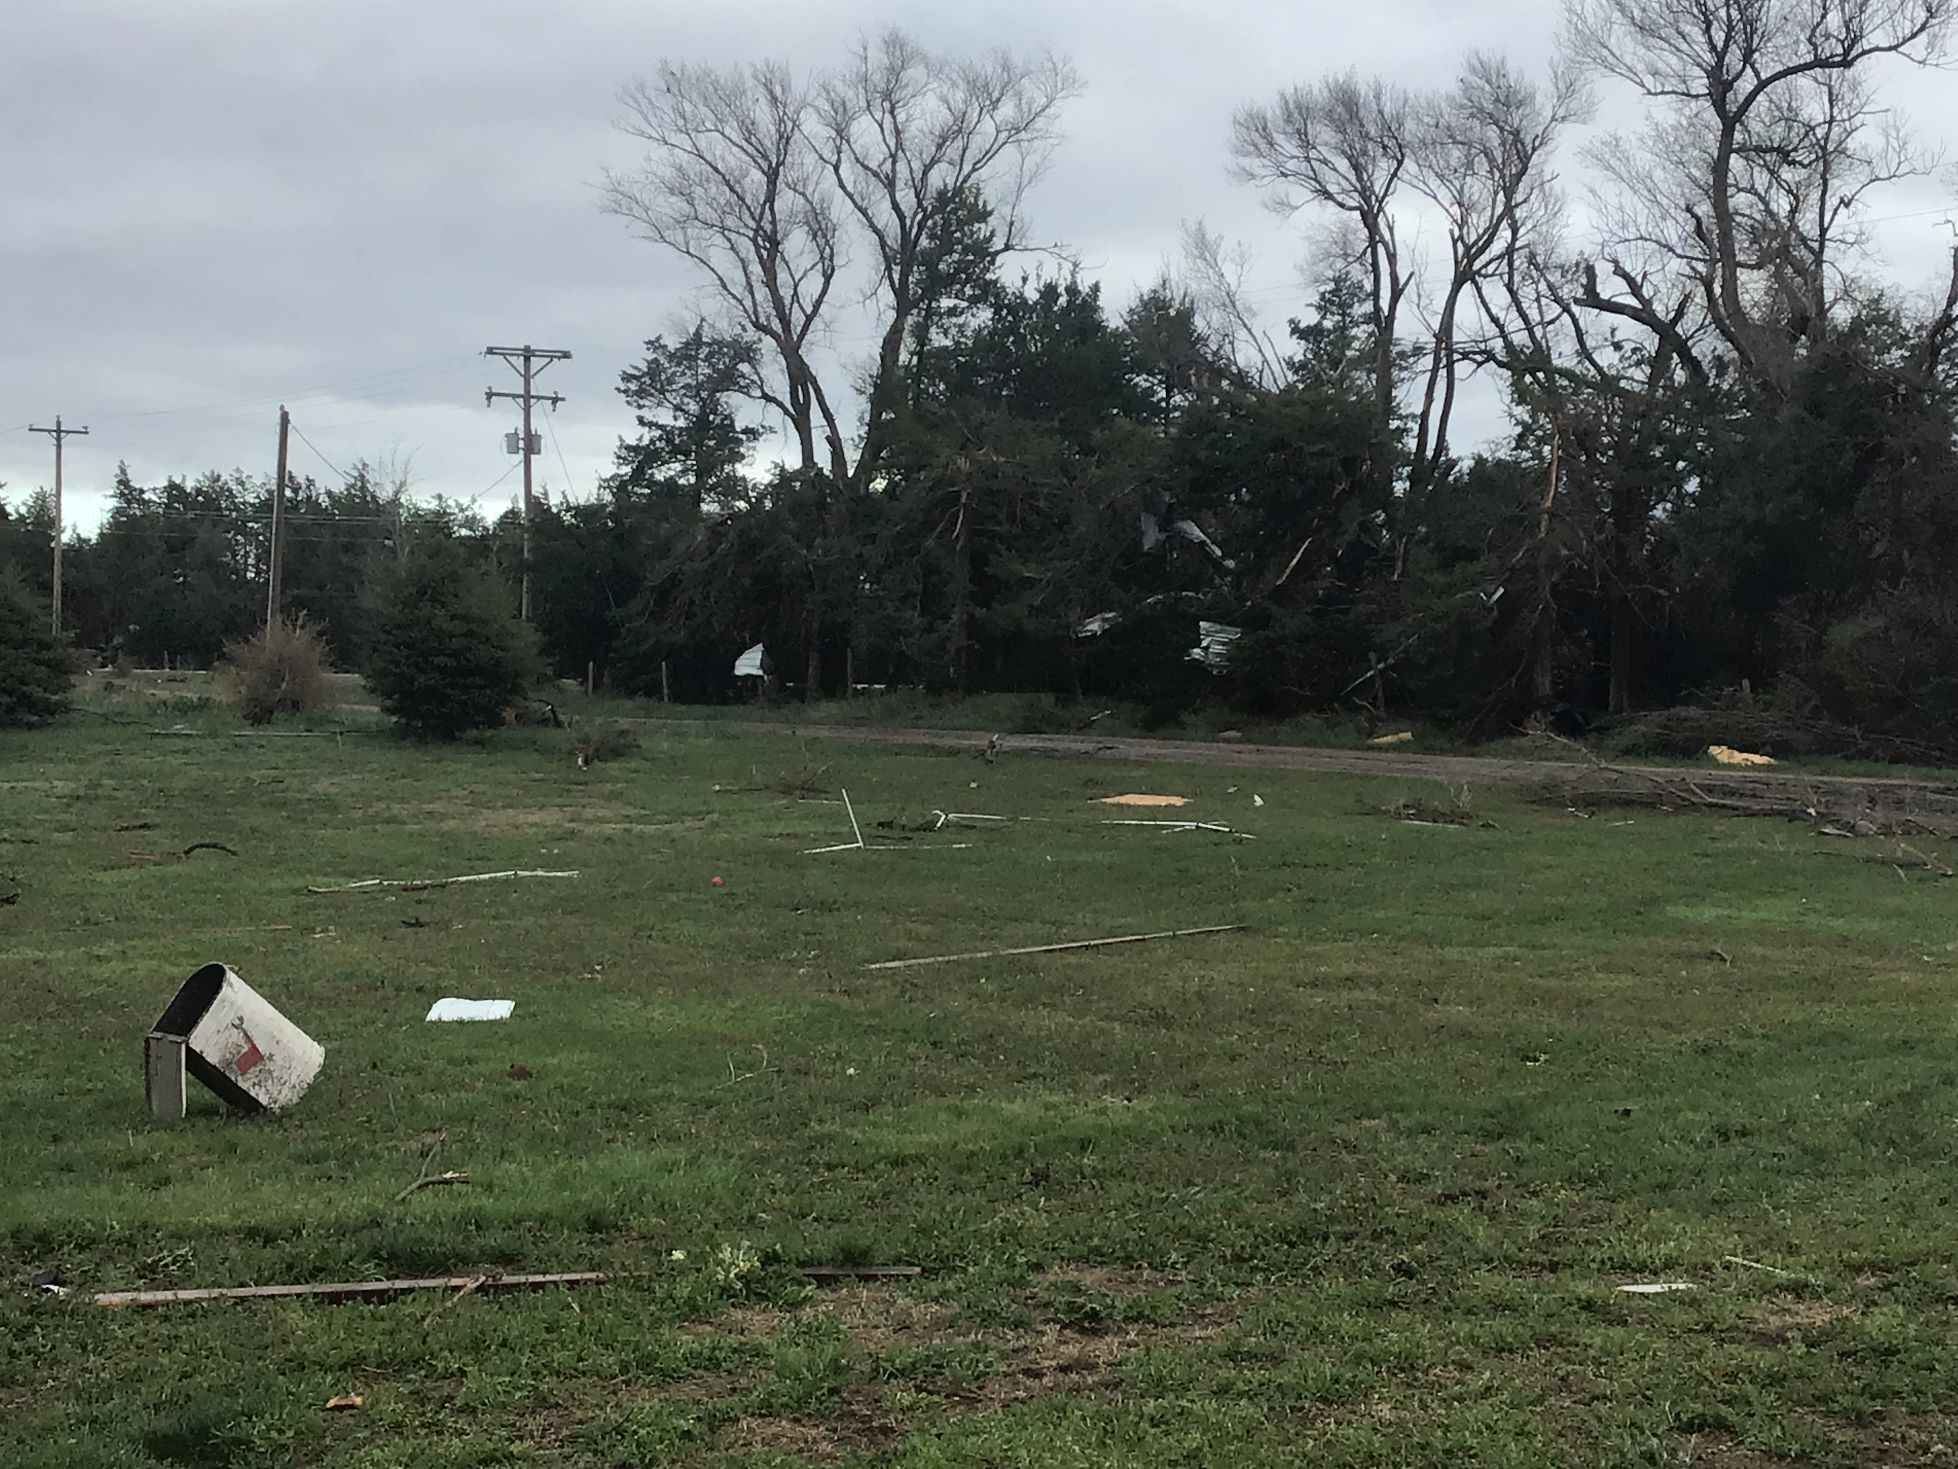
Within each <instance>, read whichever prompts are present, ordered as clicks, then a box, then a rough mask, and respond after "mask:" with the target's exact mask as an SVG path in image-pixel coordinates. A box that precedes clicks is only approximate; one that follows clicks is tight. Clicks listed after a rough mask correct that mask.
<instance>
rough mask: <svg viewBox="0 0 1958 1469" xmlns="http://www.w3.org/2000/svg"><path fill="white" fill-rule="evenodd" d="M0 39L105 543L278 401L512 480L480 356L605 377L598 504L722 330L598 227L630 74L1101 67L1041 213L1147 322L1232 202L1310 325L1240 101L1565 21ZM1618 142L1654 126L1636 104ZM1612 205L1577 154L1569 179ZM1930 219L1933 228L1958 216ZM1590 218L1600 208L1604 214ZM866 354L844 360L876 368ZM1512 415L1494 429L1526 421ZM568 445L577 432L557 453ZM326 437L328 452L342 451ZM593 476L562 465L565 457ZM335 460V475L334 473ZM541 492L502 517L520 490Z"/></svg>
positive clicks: (1446, 13)
mask: <svg viewBox="0 0 1958 1469" xmlns="http://www.w3.org/2000/svg"><path fill="white" fill-rule="evenodd" d="M4 10H5V14H4V17H0V138H4V140H5V141H4V142H3V143H0V481H4V482H5V483H6V485H7V490H6V491H5V493H6V494H7V495H8V497H9V498H15V499H17V498H18V497H19V495H20V494H21V493H22V492H24V491H26V490H29V489H31V488H32V487H34V486H36V485H39V484H45V483H48V482H49V481H50V480H51V475H52V470H51V447H50V445H49V443H48V441H47V439H46V438H44V437H42V436H39V435H33V434H29V433H27V432H25V431H24V428H23V426H24V425H26V424H28V423H30V422H32V423H36V424H48V423H51V422H52V421H53V417H54V415H55V414H57V413H59V414H62V415H64V416H65V419H66V421H67V422H68V423H69V424H71V425H80V424H86V425H88V426H89V427H90V429H91V430H92V433H91V435H90V436H89V437H88V438H77V439H72V440H70V441H69V449H68V453H69V458H68V475H67V482H68V492H69V496H70V499H69V504H70V507H71V509H70V519H71V521H73V522H77V523H79V524H81V525H84V526H86V525H92V524H93V523H94V522H95V520H96V519H97V518H98V516H99V514H100V512H101V507H102V505H103V502H104V498H105V490H106V487H107V485H108V483H109V481H110V479H111V477H112V476H113V474H114V470H115V465H116V462H117V461H118V460H126V461H127V462H128V464H129V466H130V468H131V471H132V472H133V473H134V475H135V476H136V477H137V479H138V480H139V481H145V482H156V481H159V480H161V479H162V478H163V477H165V476H167V475H171V474H185V475H194V474H196V473H199V472H201V471H203V470H205V469H209V468H225V469H229V468H233V467H242V468H245V469H247V470H249V471H251V472H253V473H265V474H269V473H270V471H271V468H272V463H273V453H274V446H275V438H276V420H277V405H278V404H279V403H280V402H281V401H283V402H285V403H287V404H288V405H289V406H290V407H291V409H292V413H293V421H294V424H295V425H296V426H297V428H298V429H299V430H300V431H301V432H302V433H303V434H304V435H305V438H306V440H308V441H310V443H307V442H301V441H299V440H295V441H294V445H293V455H294V457H293V468H294V469H295V471H297V472H299V473H312V474H314V475H315V476H316V477H319V478H321V479H328V480H330V479H331V478H332V475H331V472H330V471H329V468H328V465H329V464H330V465H333V466H338V467H341V468H344V467H345V466H347V465H349V464H350V463H352V462H353V461H355V460H359V459H363V458H364V459H367V460H370V461H380V460H384V459H387V458H389V457H391V456H392V457H394V458H397V459H408V458H410V457H412V461H413V474H414V479H415V484H416V488H417V491H418V492H419V493H424V494H434V493H438V492H439V493H444V494H448V495H451V496H461V497H464V498H468V497H472V496H476V495H479V494H482V493H483V492H484V491H485V490H486V488H487V487H489V486H490V485H491V484H492V483H493V482H495V481H496V480H497V479H498V477H499V476H501V475H503V474H504V473H505V471H506V470H507V469H509V468H510V467H511V463H512V461H511V460H510V459H509V458H507V457H506V456H505V454H504V452H503V439H502V436H503V433H504V432H505V431H506V430H507V429H509V428H510V427H512V421H513V420H512V405H509V404H504V403H499V404H498V405H497V406H496V407H495V408H494V409H491V408H487V407H485V406H484V403H483V396H482V393H483V389H484V388H485V387H492V386H493V387H497V388H509V387H512V386H514V385H515V378H514V374H512V373H511V372H510V370H509V369H508V368H506V367H504V366H503V365H502V364H501V363H499V362H497V361H495V360H493V359H484V358H483V357H481V356H480V355H478V354H480V351H481V349H482V348H483V347H484V346H485V345H488V344H490V343H492V342H493V343H497V344H504V343H511V344H516V343H523V342H532V343H535V344H536V345H538V346H545V347H557V348H564V349H567V350H569V351H571V352H572V353H573V354H575V355H574V359H573V360H572V361H570V362H568V363H561V364H559V365H557V366H555V367H553V368H551V369H550V370H549V371H548V372H547V373H546V375H545V376H544V377H543V379H542V380H541V381H540V387H542V388H549V389H555V390H556V391H558V392H561V393H564V394H566V395H567V396H568V398H569V402H568V403H566V405H565V406H564V407H563V408H562V409H560V410H559V411H558V413H557V414H556V415H555V417H554V418H553V419H551V420H550V422H549V425H548V427H547V431H546V434H545V439H544V455H543V458H542V459H541V460H540V461H539V473H540V477H541V479H542V481H543V482H544V483H545V484H546V485H548V486H549V487H550V489H551V491H552V492H553V493H554V494H557V493H561V492H562V491H563V490H564V489H565V488H566V482H567V476H568V481H569V487H570V488H571V489H572V490H573V491H574V492H575V493H577V494H579V495H588V494H589V493H590V492H591V490H592V486H593V484H594V481H595V479H596V477H597V475H598V474H599V473H601V472H602V471H603V470H604V468H605V467H606V466H607V465H608V464H609V461H610V457H611V452H612V448H613V445H614V443H615V441H616V440H617V438H618V435H619V434H620V432H621V431H622V429H623V428H625V427H626V426H627V424H628V418H627V415H626V413H625V411H624V406H623V404H622V403H621V402H620V400H619V399H618V397H617V395H616V393H615V392H614V387H615V385H616V383H617V379H618V374H619V372H620V370H621V369H622V368H624V367H625V366H627V365H629V364H630V363H631V362H632V361H634V360H635V359H636V357H637V355H638V351H639V344H640V343H641V342H642V341H643V339H644V338H646V337H648V336H651V335H653V334H655V333H658V332H661V331H665V330H668V329H669V328H670V327H671V326H672V324H673V323H674V322H675V321H676V320H677V319H679V318H680V317H681V316H682V315H683V314H684V313H685V312H686V311H687V309H688V305H689V301H690V299H691V296H690V292H691V290H692V287H693V286H694V284H695V281H694V278H693V277H692V276H691V275H690V274H689V273H688V271H687V270H686V269H685V267H684V266H683V265H682V263H681V262H678V261H676V260H675V259H673V258H671V257H669V256H667V255H665V254H663V253H662V252H660V251H659V250H657V249H656V248H655V247H653V246H651V245H648V244H645V243H643V242H641V241H639V240H636V239H635V238H633V236H632V234H631V232H630V230H629V229H628V228H627V226H626V225H625V224H624V223H623V222H622V221H620V220H618V219H615V218H612V217H610V216H607V215H605V214H603V213H601V212H600V210H599V207H598V197H597V194H596V191H595V189H594V187H593V186H594V183H595V181H596V180H597V179H598V177H599V175H600V173H601V170H602V169H604V168H605V167H607V166H611V167H620V168H622V167H627V166H629V165H630V164H631V163H632V162H633V161H634V159H635V157H636V152H635V146H634V145H633V143H632V142H631V140H629V139H627V138H625V137H624V136H622V135H620V134H618V133H617V132H615V131H614V130H613V129H612V126H611V123H612V119H613V118H614V116H615V115H616V112H617V108H616V104H615V101H614V95H615V93H616V91H617V89H618V87H619V85H620V84H621V83H623V82H625V81H627V80H629V79H631V78H633V77H634V76H637V75H643V74H649V73H650V72H651V71H652V69H653V67H654V64H655V63H656V61H657V60H658V59H659V58H661V57H673V58H676V59H695V60H704V61H709V62H716V63H738V62H744V61H749V60H755V59H759V58H760V57H762V56H764V55H767V56H776V57H780V58H783V59H786V60H789V61H791V62H793V63H795V64H796V65H798V66H801V67H809V66H815V65H821V64H824V63H827V62H829V61H830V60H832V59H834V58H835V57H837V56H838V55H839V54H840V52H841V50H842V48H843V46H844V45H845V44H846V43H847V41H848V40H849V39H850V38H851V37H853V36H854V35H855V34H856V33H857V32H858V31H860V30H865V29H875V28H878V27H880V26H883V25H885V24H890V23H896V24H900V25H902V26H904V27H905V28H906V29H908V30H910V31H912V32H913V33H914V34H915V35H917V36H918V37H919V38H920V39H921V40H922V41H924V42H925V43H926V44H928V45H930V46H933V47H937V48H945V49H976V48H982V47H990V46H995V45H1007V46H1010V47H1013V48H1016V49H1028V50H1037V49H1052V50H1054V51H1057V52H1060V53H1063V54H1065V55H1067V56H1068V57H1070V58H1071V59H1072V60H1073V61H1074V62H1075V64H1076V65H1077V67H1078V68H1079V70H1080V71H1081V73H1082V75H1083V77H1084V80H1085V82H1086V86H1087V90H1086V92H1085V93H1084V95H1083V96H1082V97H1081V99H1080V100H1078V101H1077V102H1075V103H1074V104H1072V106H1071V107H1070V109H1069V111H1068V113H1067V116H1066V133H1067V138H1066V141H1065V143H1064V144H1063V145H1062V147H1061V149H1060V151H1059V152H1058V153H1057V155H1056V156H1055V159H1054V164H1053V168H1052V171H1051V172H1050V173H1049V175H1048V177H1047V178H1046V180H1045V181H1044V182H1043V183H1042V184H1041V186H1040V188H1039V190H1038V192H1037V194H1036V195H1035V196H1034V199H1033V201H1032V209H1031V214H1032V217H1033V219H1034V221H1035V224H1036V227H1037V232H1038V233H1040V234H1043V235H1045V236H1047V237H1049V238H1053V239H1057V240H1062V241H1065V242H1066V243H1068V244H1069V245H1071V246H1072V247H1073V248H1074V249H1075V250H1076V251H1077V252H1078V253H1079V255H1080V257H1081V259H1082V260H1083V262H1084V264H1085V266H1086V267H1087V268H1088V270H1089V271H1090V272H1091V273H1092V275H1093V276H1094V277H1095V278H1096V279H1099V280H1100V281H1101V282H1102V283H1103V286H1104V291H1105V293H1106V295H1107V296H1108V298H1109V301H1110V305H1111V308H1112V309H1114V310H1119V309H1120V308H1121V307H1122V306H1123V305H1124V304H1125V303H1126V302H1127V301H1128V300H1129V299H1130V298H1131V297H1132V296H1133V294H1134V293H1135V291H1136V289H1137V288H1138V287H1139V286H1140V285H1142V284H1144V283H1146V281H1147V280H1148V279H1150V278H1151V277H1152V276H1154V275H1155V274H1156V272H1157V271H1158V269H1159V268H1160V266H1161V264H1162V262H1163V261H1164V260H1165V259H1166V258H1168V257H1170V256H1172V255H1173V254H1174V253H1175V250H1176V242H1177V234H1178V228H1179V223H1180V222H1181V221H1182V220H1185V219H1193V218H1197V217H1199V216H1201V217H1203V218H1205V219H1207V220H1208V221H1209V222H1210V223H1211V224H1212V225H1213V226H1214V227H1217V228H1219V229H1221V230H1222V231H1223V232H1224V233H1226V234H1227V235H1230V236H1232V237H1235V238H1241V239H1244V240H1247V241H1249V242H1250V243H1251V244H1252V245H1253V246H1254V247H1255V248H1256V249H1257V251H1258V253H1259V259H1260V267H1259V275H1258V287H1259V288H1258V291H1257V294H1256V299H1257V301H1258V302H1259V303H1260V305H1261V306H1262V307H1264V308H1265V309H1267V310H1268V311H1269V312H1270V313H1271V315H1272V317H1273V320H1274V325H1276V324H1278V323H1281V322H1282V320H1283V318H1284V316H1285V315H1286V314H1287V313H1296V312H1297V311H1299V310H1300V309H1301V308H1302V307H1303V305H1304V303H1305V301H1306V299H1307V292H1306V291H1305V289H1304V288H1303V287H1302V286H1300V285H1299V284H1297V274H1296V268H1297V263H1298V260H1299V256H1300V250H1301V246H1300V242H1299V236H1298V232H1297V230H1296V229H1295V228H1293V227H1288V226H1287V225H1286V224H1285V223H1284V222H1282V221H1279V220H1277V219H1275V218H1274V217H1272V216H1271V215H1269V214H1268V213H1265V212H1264V211H1263V210H1262V209H1261V208H1260V207H1259V205H1258V201H1257V198H1256V196H1255V195H1254V194H1252V193H1251V191H1249V190H1247V189H1244V188H1241V187H1238V186H1236V185H1233V184H1232V183H1230V181H1229V179H1228V177H1227V174H1226V164H1227V161H1228V155H1227V147H1226V138H1227V131H1228V124H1229V119H1230V114H1231V110H1232V108H1233V107H1235V106H1236V105H1237V104H1239V103H1241V102H1244V101H1247V100H1254V99H1260V98H1265V97H1268V96H1269V95H1271V94H1272V93H1274V92H1276V91H1277V90H1278V89H1279V88H1280V87H1282V86H1285V85H1287V84H1290V83H1293V82H1297V81H1304V80H1309V79H1311V78H1313V77H1316V76H1318V75H1321V74H1323V73H1325V72H1328V71H1334V70H1340V69H1344V68H1346V67H1349V66H1354V67H1358V68H1360V69H1361V70H1362V71H1363V72H1370V73H1379V74H1381V75H1384V76H1387V77H1389V78H1391V79H1394V80H1397V81H1400V82H1403V83H1406V84H1408V85H1411V86H1436V85H1441V84H1444V83H1445V82H1446V81H1447V80H1448V79H1449V77H1450V76H1451V74H1452V73H1453V71H1454V68H1455V66H1456V64H1457V62H1458V61H1459V59H1460V57H1461V55H1462V53H1463V52H1464V51H1465V50H1467V49H1468V48H1471V47H1476V46H1480V47H1484V48H1489V49H1495V50H1501V51H1504V52H1506V53H1507V54H1508V55H1509V56H1510V57H1511V58H1512V59H1513V60H1515V61H1516V62H1517V63H1518V64H1519V65H1522V66H1524V67H1526V68H1529V69H1531V70H1532V71H1537V72H1540V71H1541V70H1542V68H1543V67H1544V66H1545V65H1546V63H1547V61H1548V59H1549V56H1550V51H1551V45H1552V39H1553V36H1554V32H1555V29H1556V17H1557V10H1556V6H1555V5H1554V4H1551V3H1539V0H1447V3H1439V0H1374V3H1371V4H1367V5H1360V6H1335V5H1329V4H1311V5H1306V4H1299V3H1297V0H1224V3H1217V0H1210V3H1194V0H1044V3H1022V0H1008V3H997V0H996V3H993V4H990V5H985V6H970V7H959V13H957V14H948V13H947V11H946V9H943V8H940V7H937V6H927V5H924V4H921V3H915V0H914V3H911V4H898V3H869V0H797V3H789V0H689V3H684V4H683V3H677V0H560V3H557V4H538V3H536V0H527V3H523V4H512V3H505V0H386V3H376V0H317V3H314V4H310V5H292V4H266V3H264V0H169V3H158V0H61V3H59V4H40V5H33V4H27V3H20V4H14V5H9V6H5V7H4ZM1894 95H1895V96H1896V97H1897V99H1898V101H1899V103H1900V104H1901V105H1902V106H1904V107H1906V108H1908V110H1909V111H1910V112H1911V113H1912V114H1913V115H1914V116H1915V117H1916V119H1917V120H1918V122H1919V123H1920V125H1921V126H1922V127H1923V129H1924V131H1925V132H1927V133H1929V134H1931V135H1933V136H1936V137H1944V138H1952V139H1954V140H1958V94H1954V92H1953V89H1952V88H1951V86H1950V78H1949V77H1948V76H1923V75H1914V76H1910V77H1905V78H1901V79H1900V80H1899V81H1898V83H1897V85H1896V88H1895V92H1894ZM1606 103H1607V106H1606V111H1605V114H1604V117H1605V120H1606V121H1609V120H1611V119H1612V118H1613V117H1617V118H1619V119H1622V118H1623V117H1624V116H1625V112H1624V103H1623V101H1622V99H1613V98H1612V97H1610V96H1609V95H1607V97H1606ZM1563 172H1564V174H1565V175H1566V177H1567V179H1568V180H1570V181H1571V182H1572V183H1573V185H1574V186H1575V185H1578V184H1580V183H1581V179H1580V175H1581V172H1582V171H1581V169H1580V168H1579V166H1578V165H1577V162H1576V160H1575V158H1574V157H1571V156H1566V158H1565V159H1564V160H1563ZM1947 197H1948V194H1947V190H1946V189H1945V188H1944V187H1943V186H1942V185H1941V184H1939V183H1934V182H1928V181H1926V182H1918V183H1913V184H1911V185H1908V186H1899V187H1896V188H1893V189H1892V190H1890V191H1889V192H1888V193H1886V194H1885V195H1884V196H1883V198H1882V199H1881V200H1880V201H1879V203H1878V206H1877V210H1876V212H1877V213H1879V214H1881V215H1885V216H1889V215H1909V216H1911V217H1909V218H1902V219H1892V220H1888V221H1887V222H1886V223H1884V224H1882V225H1881V226H1880V227H1879V237H1880V244H1881V248H1882V251H1883V254H1884V256H1885V260H1886V263H1887V266H1888V268H1889V269H1891V270H1892V271H1893V272H1895V273H1896V274H1897V276H1898V277H1899V278H1900V279H1904V280H1909V281H1920V282H1921V281H1925V280H1928V279H1929V278H1930V277H1931V276H1932V275H1933V274H1934V273H1935V271H1936V269H1937V262H1938V259H1939V256H1940V252H1941V251H1942V250H1944V249H1946V248H1948V242H1949V239H1950V231H1949V230H1947V229H1946V227H1945V226H1944V225H1943V223H1942V221H1941V220H1940V219H1939V218H1938V217H1936V216H1937V214H1938V212H1939V211H1941V210H1942V209H1943V208H1944V206H1945V203H1946V201H1947ZM1923 211H1930V214H1929V215H1926V214H1924V213H1923ZM1577 213H1578V216H1579V223H1580V225H1581V222H1582V209H1581V205H1580V208H1579V209H1578V211H1577ZM863 345H864V344H863V343H861V342H852V341H850V340H848V339H845V340H843V341H841V342H840V343H839V346H840V348H841V350H843V351H844V352H845V353H846V354H850V353H859V352H861V351H862V350H863ZM1500 426H1501V425H1500V417H1499V413H1498V412H1497V410H1496V408H1495V406H1494V404H1493V401H1492V399H1491V398H1490V397H1489V396H1488V395H1487V394H1484V395H1481V396H1480V397H1479V398H1478V399H1477V400H1476V401H1475V402H1474V403H1473V404H1472V405H1471V408H1470V411H1469V413H1468V415H1467V419H1466V421H1465V422H1464V423H1463V424H1462V427H1463V429H1464V430H1465V431H1466V432H1465V434H1464V435H1458V437H1466V438H1467V439H1468V440H1471V441H1472V440H1473V439H1475V438H1476V437H1478V436H1482V435H1487V434H1492V433H1495V432H1497V431H1498V430H1499V429H1500ZM550 429H554V430H555V438H554V439H553V437H552V434H551V432H550V431H549V430H550ZM315 449H316V450H317V454H316V453H315ZM560 455H561V461H560ZM323 461H324V462H323ZM516 484H517V478H516V476H515V475H511V476H510V477H509V478H507V479H504V480H503V481H502V483H501V484H500V485H498V486H497V487H496V488H495V489H494V490H493V491H490V492H489V493H487V494H484V495H483V498H482V499H481V501H480V505H481V508H483V509H484V510H485V511H488V512H492V513H493V512H494V511H496V510H498V509H501V508H502V507H503V506H505V505H507V504H508V503H509V502H510V496H511V491H512V489H513V487H514V486H515V485H516Z"/></svg>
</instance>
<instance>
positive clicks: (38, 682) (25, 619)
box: [0, 574, 75, 728]
mask: <svg viewBox="0 0 1958 1469" xmlns="http://www.w3.org/2000/svg"><path fill="white" fill-rule="evenodd" d="M74 676H75V660H74V657H73V655H72V654H70V653H69V651H68V649H67V647H66V646H64V645H63V644H62V642H61V641H60V640H59V639H58V638H56V637H55V635H54V634H53V633H52V632H50V631H49V630H48V609H47V605H46V604H45V603H43V602H40V601H39V600H37V599H36V598H35V597H34V596H32V595H31V594H30V593H29V592H28V591H27V589H26V588H25V587H24V586H23V585H22V584H21V582H20V579H19V578H18V577H17V576H14V575H12V574H8V575H4V576H0V727H7V728H13V727H19V726H22V725H30V724H45V723H47V721H48V720H50V719H53V718H54V717H55V716H56V715H58V714H62V713H65V712H66V711H67V709H68V706H69V705H70V704H71V703H72V702H73V701H74V696H73V680H74Z"/></svg>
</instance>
